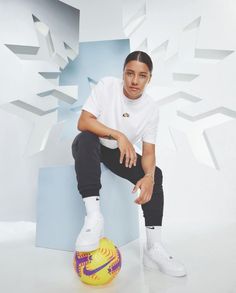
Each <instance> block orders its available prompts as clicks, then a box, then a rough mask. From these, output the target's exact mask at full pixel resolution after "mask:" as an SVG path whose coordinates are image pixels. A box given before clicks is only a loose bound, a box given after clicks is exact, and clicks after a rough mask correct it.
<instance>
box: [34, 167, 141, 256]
mask: <svg viewBox="0 0 236 293" xmlns="http://www.w3.org/2000/svg"><path fill="white" fill-rule="evenodd" d="M101 168H102V175H101V183H102V189H101V190H100V196H101V199H100V203H101V210H102V213H103V216H104V220H105V237H108V238H109V239H111V240H113V241H114V243H115V244H116V245H117V246H118V247H120V246H122V245H125V244H127V243H128V242H130V241H133V240H135V239H137V238H138V237H139V215H138V206H137V204H136V203H134V199H135V196H134V194H132V193H131V191H132V188H133V184H132V183H130V182H129V181H127V180H125V179H123V178H120V177H119V176H117V175H115V174H113V173H112V172H111V171H110V170H108V169H107V168H106V167H105V166H104V165H103V164H101ZM38 182H39V183H38V197H37V224H36V246H39V247H45V248H52V249H59V250H67V251H74V244H75V240H76V237H77V235H78V233H79V231H80V230H81V228H82V226H83V222H84V216H85V207H84V203H83V201H82V198H81V195H80V194H79V192H78V190H77V181H76V175H75V170H74V166H73V165H70V166H59V167H48V168H41V169H40V171H39V181H38Z"/></svg>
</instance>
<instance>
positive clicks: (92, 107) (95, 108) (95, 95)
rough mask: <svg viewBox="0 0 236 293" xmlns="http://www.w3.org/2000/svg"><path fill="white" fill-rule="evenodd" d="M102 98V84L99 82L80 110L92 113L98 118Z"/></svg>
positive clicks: (101, 81)
mask: <svg viewBox="0 0 236 293" xmlns="http://www.w3.org/2000/svg"><path fill="white" fill-rule="evenodd" d="M103 97H104V82H103V80H100V81H99V82H98V83H97V84H96V85H95V86H94V87H93V89H92V90H91V93H90V95H89V97H88V98H87V100H86V101H85V103H84V105H83V107H82V110H85V111H88V112H90V113H92V114H93V115H94V116H96V117H98V116H99V115H100V114H101V111H102V98H103Z"/></svg>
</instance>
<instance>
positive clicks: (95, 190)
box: [80, 189, 99, 198]
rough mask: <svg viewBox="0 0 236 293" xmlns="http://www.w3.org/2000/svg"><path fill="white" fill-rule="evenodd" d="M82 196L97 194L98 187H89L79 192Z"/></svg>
mask: <svg viewBox="0 0 236 293" xmlns="http://www.w3.org/2000/svg"><path fill="white" fill-rule="evenodd" d="M80 194H81V196H82V198H85V197H90V196H99V189H89V190H86V191H82V192H80Z"/></svg>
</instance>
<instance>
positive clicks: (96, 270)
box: [84, 257, 115, 276]
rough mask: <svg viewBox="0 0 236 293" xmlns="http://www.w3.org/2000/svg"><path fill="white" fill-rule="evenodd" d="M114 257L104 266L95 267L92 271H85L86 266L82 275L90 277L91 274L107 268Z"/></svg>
mask: <svg viewBox="0 0 236 293" xmlns="http://www.w3.org/2000/svg"><path fill="white" fill-rule="evenodd" d="M114 258H115V257H113V258H111V259H110V260H109V261H108V262H106V263H105V264H103V265H102V266H100V267H97V268H96V269H94V270H87V268H86V266H85V267H84V274H85V275H86V276H91V275H93V274H96V273H97V272H99V271H100V270H102V269H103V268H105V266H107V265H108V264H109V263H110V262H111V261H113V259H114Z"/></svg>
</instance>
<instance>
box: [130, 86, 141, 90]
mask: <svg viewBox="0 0 236 293" xmlns="http://www.w3.org/2000/svg"><path fill="white" fill-rule="evenodd" d="M130 89H131V90H132V91H138V90H139V88H137V87H133V86H131V87H130Z"/></svg>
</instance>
